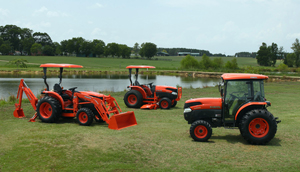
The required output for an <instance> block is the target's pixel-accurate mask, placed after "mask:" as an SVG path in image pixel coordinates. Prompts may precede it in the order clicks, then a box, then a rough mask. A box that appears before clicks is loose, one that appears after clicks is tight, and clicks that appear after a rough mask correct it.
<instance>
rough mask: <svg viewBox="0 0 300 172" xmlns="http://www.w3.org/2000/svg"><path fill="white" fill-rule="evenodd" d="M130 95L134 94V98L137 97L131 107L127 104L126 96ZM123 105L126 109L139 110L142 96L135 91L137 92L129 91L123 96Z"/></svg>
mask: <svg viewBox="0 0 300 172" xmlns="http://www.w3.org/2000/svg"><path fill="white" fill-rule="evenodd" d="M131 94H134V95H135V96H136V97H137V103H136V104H135V105H131V104H130V103H129V102H128V96H129V95H131ZM124 103H125V104H126V106H127V107H129V108H140V107H141V106H142V104H143V96H142V94H141V93H140V92H139V91H137V90H130V91H128V92H127V93H126V94H125V96H124Z"/></svg>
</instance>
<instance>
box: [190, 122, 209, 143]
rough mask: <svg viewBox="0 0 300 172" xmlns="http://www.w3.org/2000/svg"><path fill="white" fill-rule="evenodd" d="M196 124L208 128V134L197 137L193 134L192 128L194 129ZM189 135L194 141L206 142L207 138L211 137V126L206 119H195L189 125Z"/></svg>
mask: <svg viewBox="0 0 300 172" xmlns="http://www.w3.org/2000/svg"><path fill="white" fill-rule="evenodd" d="M198 125H204V126H206V128H207V130H208V134H207V136H206V137H205V138H198V137H197V136H195V134H194V130H195V128H196V127H197V126H198ZM190 135H191V137H192V138H193V139H194V140H195V141H198V142H206V141H208V139H209V138H210V137H211V135H212V127H211V125H210V123H209V122H207V121H204V120H197V121H195V122H193V123H192V124H191V127H190Z"/></svg>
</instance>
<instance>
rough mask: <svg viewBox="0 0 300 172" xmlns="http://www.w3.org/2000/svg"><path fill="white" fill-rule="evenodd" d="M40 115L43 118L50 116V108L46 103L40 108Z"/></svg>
mask: <svg viewBox="0 0 300 172" xmlns="http://www.w3.org/2000/svg"><path fill="white" fill-rule="evenodd" d="M40 115H41V116H42V117H43V118H50V117H51V115H52V106H51V105H50V104H49V103H47V102H44V103H42V104H41V106H40Z"/></svg>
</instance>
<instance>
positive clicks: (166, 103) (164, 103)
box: [160, 100, 169, 108]
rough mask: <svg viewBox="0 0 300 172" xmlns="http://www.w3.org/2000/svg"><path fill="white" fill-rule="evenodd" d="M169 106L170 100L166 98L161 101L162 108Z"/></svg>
mask: <svg viewBox="0 0 300 172" xmlns="http://www.w3.org/2000/svg"><path fill="white" fill-rule="evenodd" d="M168 106H169V102H168V101H166V100H163V101H161V103H160V107H161V108H168Z"/></svg>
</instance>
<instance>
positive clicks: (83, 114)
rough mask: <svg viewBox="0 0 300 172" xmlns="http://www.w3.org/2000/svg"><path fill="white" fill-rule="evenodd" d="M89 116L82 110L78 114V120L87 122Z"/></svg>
mask: <svg viewBox="0 0 300 172" xmlns="http://www.w3.org/2000/svg"><path fill="white" fill-rule="evenodd" d="M88 119H89V117H88V115H87V114H86V113H85V112H81V113H80V114H79V115H78V120H79V121H80V122H81V123H86V122H87V121H88Z"/></svg>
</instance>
